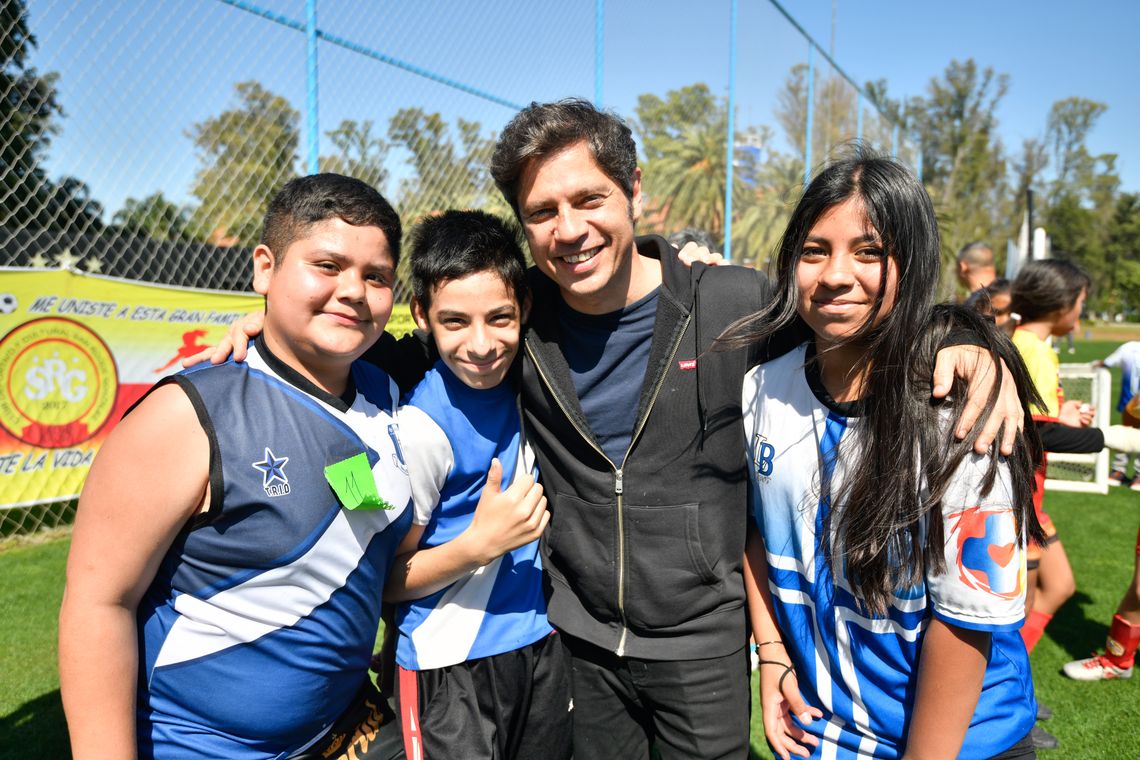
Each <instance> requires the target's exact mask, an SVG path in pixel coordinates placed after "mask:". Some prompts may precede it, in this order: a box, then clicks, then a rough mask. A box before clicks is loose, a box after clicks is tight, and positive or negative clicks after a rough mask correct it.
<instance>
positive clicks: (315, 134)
mask: <svg viewBox="0 0 1140 760" xmlns="http://www.w3.org/2000/svg"><path fill="white" fill-rule="evenodd" d="M305 38H306V40H307V42H308V45H307V47H308V60H307V61H306V66H305V71H306V75H307V77H308V80H309V81H308V92H307V96H306V103H307V109H306V114H305V115H306V118H305V129H306V130H307V132H308V135H307V136H308V147H309V151H308V158H309V160H308V171H309V174H316V173H317V172H318V171H320V155H321V148H320V142H321V141H320V133H319V131H318V130H319V129H320V126H319V123H320V122H319V121H318V118H317V115H318V114H317V109H318V102H317V0H305Z"/></svg>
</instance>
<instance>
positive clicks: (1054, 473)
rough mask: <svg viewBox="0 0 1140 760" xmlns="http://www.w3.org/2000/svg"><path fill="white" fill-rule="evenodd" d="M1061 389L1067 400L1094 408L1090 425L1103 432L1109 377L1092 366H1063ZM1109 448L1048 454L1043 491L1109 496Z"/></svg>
mask: <svg viewBox="0 0 1140 760" xmlns="http://www.w3.org/2000/svg"><path fill="white" fill-rule="evenodd" d="M1061 386H1062V387H1063V388H1064V389H1065V398H1066V399H1067V400H1071V399H1080V400H1081V401H1085V402H1087V403H1089V404H1092V405H1093V406H1095V407H1096V413H1095V415H1094V416H1093V425H1095V426H1096V427H1099V428H1101V429H1104V428H1106V427H1108V425H1109V420H1110V419H1111V417H1112V375H1111V374H1109V371H1108V370H1107V369H1104V368H1103V367H1094V366H1093V365H1092V364H1062V365H1061ZM1108 457H1109V453H1108V449H1102V450H1101V451H1099V452H1097V453H1095V454H1049V467H1048V470H1047V474H1046V478H1045V490H1046V491H1049V490H1056V491H1081V492H1084V493H1100V494H1107V493H1108Z"/></svg>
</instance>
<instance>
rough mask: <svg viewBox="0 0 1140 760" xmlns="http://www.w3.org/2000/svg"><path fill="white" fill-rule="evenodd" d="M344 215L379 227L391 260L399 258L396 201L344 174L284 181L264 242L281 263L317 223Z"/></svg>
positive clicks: (350, 221)
mask: <svg viewBox="0 0 1140 760" xmlns="http://www.w3.org/2000/svg"><path fill="white" fill-rule="evenodd" d="M334 218H335V219H340V220H341V221H343V222H345V223H346V224H351V225H354V226H356V227H379V228H380V231H381V232H383V233H384V238H385V239H386V240H387V241H388V252H389V253H391V254H392V265H393V266H395V265H397V264H399V263H400V237H401V234H402V232H401V228H400V217H399V215H398V214H396V210H395V209H394V208H392V204H391V203H389V202H388V201H387V200H385V199H384V196H383V195H381V194H380V193H379V191H377V190H376V188H374V187H372V186H371V185H369V184H368V183H366V182H362V181H360V180H358V179H354V178H353V177H345V176H343V175H341V174H327V173H326V174H311V175H309V176H308V177H297V178H296V179H291V180H289V181H288V182H286V183H285V185H284V187H282V188H281V189H280V190H278V191H277V194H276V195H274V196H273V199H272V200H270V201H269V209H268V210H267V211H266V212H265V223H264V224H263V225H262V228H261V244H262V245H264V246H266V247H267V248H269V250H270V252H271V253H272V254H273V265H274V266H275V267H279V266H281V262H282V260H283V258H284V256H285V251H286V250H288V248H289V246H290V245H292V244H293V242H294V241H296V240H298V239H300V238H301V237H303V236H304V235H305V233H306V232H307V231H308V229H309V227H311V226H312V225H314V224H316V223H318V222H323V221H325V220H326V219H334Z"/></svg>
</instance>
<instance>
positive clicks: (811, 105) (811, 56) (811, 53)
mask: <svg viewBox="0 0 1140 760" xmlns="http://www.w3.org/2000/svg"><path fill="white" fill-rule="evenodd" d="M814 113H815V45H813V44H812V43H811V40H808V91H807V134H806V135H804V190H807V186H808V183H809V182H811V132H812V116H813V115H814Z"/></svg>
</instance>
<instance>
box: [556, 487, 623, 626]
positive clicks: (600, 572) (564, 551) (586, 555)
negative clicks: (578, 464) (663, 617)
mask: <svg viewBox="0 0 1140 760" xmlns="http://www.w3.org/2000/svg"><path fill="white" fill-rule="evenodd" d="M616 509H617V507H616V505H614V504H591V503H590V502H588V501H583V500H581V499H577V498H574V497H572V496H559V497H558V499H557V502H556V504H555V505H554V507H553V509H552V510H551V519H550V525H549V526H548V527H547V529H546V536H547V539H546V540H547V549H548V553H549V557H550V561H549V562H548V563H547V564H546V566H545V569H546V571H547V572H548V573H549V574H550V576H551V578H553V579H555V580H558V581H562V582H564V583H565V584H566V585H568V586H569V587H570V588H571V590H573V591H574V594H575V595H576V596H577V597H578V598H579V600H580V601H581V603H582V605H583V606H584V607H585V608H586V609H588V610H590V611H591V613H592V614H593V615H594V616H595V617H596V618H598V619H599V620H601V621H603V622H608V621H612V620H616V619H618V617H619V613H618V603H617V552H616V551H615V547H616V546H617V513H616Z"/></svg>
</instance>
